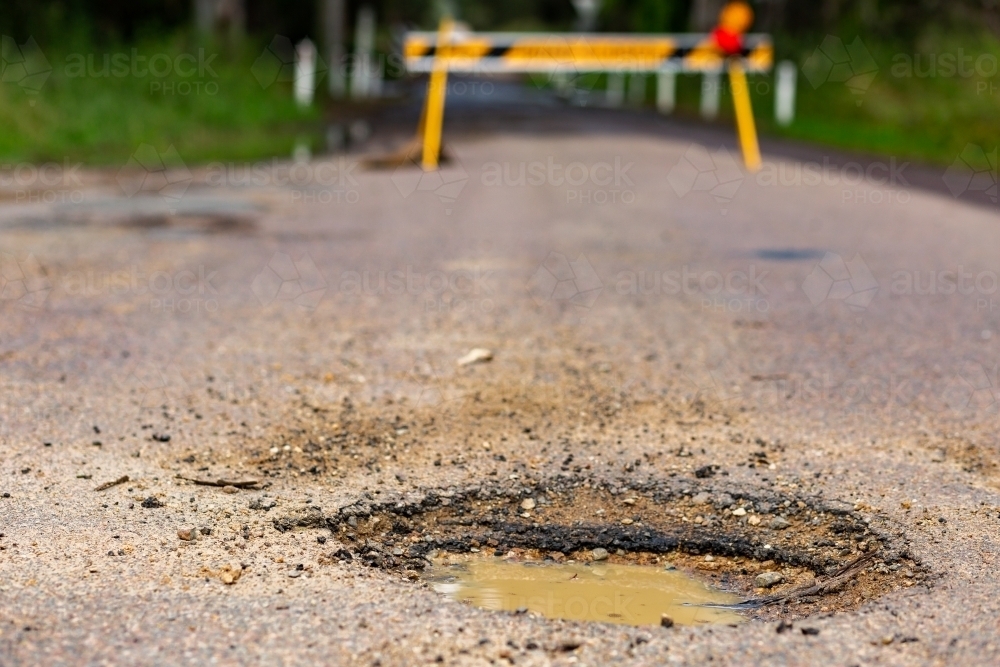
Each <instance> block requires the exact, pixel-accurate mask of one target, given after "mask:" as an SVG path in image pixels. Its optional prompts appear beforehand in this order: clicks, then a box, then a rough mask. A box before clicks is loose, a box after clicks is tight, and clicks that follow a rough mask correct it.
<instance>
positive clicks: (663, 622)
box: [660, 614, 674, 628]
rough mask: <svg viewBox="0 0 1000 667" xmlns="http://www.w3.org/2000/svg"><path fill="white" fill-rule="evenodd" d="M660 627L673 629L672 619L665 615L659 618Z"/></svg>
mask: <svg viewBox="0 0 1000 667" xmlns="http://www.w3.org/2000/svg"><path fill="white" fill-rule="evenodd" d="M660 627H661V628H672V627H674V619H672V618H670V617H669V616H667V615H666V614H662V615H661V616H660Z"/></svg>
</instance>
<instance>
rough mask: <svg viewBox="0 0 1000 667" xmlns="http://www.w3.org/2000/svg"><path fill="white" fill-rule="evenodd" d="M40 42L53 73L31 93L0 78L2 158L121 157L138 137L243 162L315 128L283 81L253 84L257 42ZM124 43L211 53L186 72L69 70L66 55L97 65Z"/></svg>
mask: <svg viewBox="0 0 1000 667" xmlns="http://www.w3.org/2000/svg"><path fill="white" fill-rule="evenodd" d="M40 47H41V49H42V52H43V53H44V54H45V56H46V58H47V60H48V61H49V63H50V65H51V66H52V72H51V74H50V76H49V77H48V79H47V80H46V81H45V83H44V85H42V87H41V89H40V90H39V91H38V92H37V94H30V93H29V92H28V91H26V90H25V89H24V88H22V87H21V86H19V85H17V84H16V83H11V82H5V83H0V127H2V128H3V130H0V158H2V159H3V160H5V161H35V162H38V161H48V160H57V161H62V160H63V159H70V160H80V161H83V162H85V163H87V164H97V165H105V164H106V165H121V164H124V163H125V162H126V161H127V160H128V157H129V156H130V155H131V154H132V153H133V152H134V151H135V149H136V148H137V147H138V146H139V145H140V144H142V143H148V144H152V145H153V146H155V147H156V148H157V149H158V150H160V151H163V150H165V149H166V148H167V146H169V145H171V144H172V145H174V146H175V147H176V149H177V151H178V152H179V154H180V155H181V157H182V158H183V159H184V160H185V162H189V163H197V162H205V161H210V160H222V159H226V160H251V159H258V158H264V157H270V156H274V155H290V154H291V151H292V149H293V147H294V145H295V143H296V140H297V139H299V138H300V137H302V136H303V135H305V136H308V137H313V138H317V137H319V136H320V134H321V133H320V128H321V122H320V120H321V113H320V111H319V109H318V105H314V108H313V109H310V110H306V111H302V110H299V109H298V108H296V106H295V104H294V101H293V100H292V93H291V87H290V84H289V83H287V82H276V83H274V84H273V85H271V86H269V87H267V88H264V87H262V86H261V85H260V84H259V83H258V81H257V79H256V78H255V77H254V76H253V74H252V72H251V69H250V68H251V66H252V64H253V62H254V60H255V58H256V57H257V55H258V54H259V53H260V49H259V48H254V47H252V46H249V45H248V46H247V47H246V48H245V49H243V50H241V51H238V52H236V51H233V50H227V49H225V48H223V47H218V46H215V47H213V46H212V45H204V46H199V45H198V44H195V43H189V42H188V41H187V39H186V38H185V37H183V36H179V37H176V38H174V39H172V40H170V41H161V42H149V43H145V44H139V45H131V46H118V47H107V48H96V47H89V46H87V47H79V48H64V49H62V50H58V51H57V50H55V49H50V48H46V46H45V45H40ZM133 48H134V49H135V51H136V52H137V53H138V55H139V56H144V57H146V58H147V59H148V58H150V57H152V56H154V55H155V54H166V56H167V57H168V58H170V60H171V61H173V60H174V59H175V58H176V57H178V56H181V55H182V54H193V55H194V56H195V57H197V55H198V49H199V48H204V49H205V53H206V57H210V56H211V54H213V53H218V54H219V55H217V56H216V57H215V59H214V60H212V61H211V62H210V64H209V67H207V68H204V69H202V71H201V72H198V71H195V72H193V73H191V74H189V75H188V76H181V75H179V74H178V73H177V72H176V71H171V72H170V74H168V75H167V76H165V77H163V78H158V77H155V76H153V75H151V74H147V75H146V76H136V75H132V74H131V73H129V74H128V75H126V76H113V75H109V76H106V77H96V76H90V75H89V74H88V75H82V76H81V75H80V74H81V73H80V71H79V69H77V70H74V69H73V66H74V65H75V64H77V63H79V62H80V60H79V58H78V57H77V56H76V55H74V54H84V57H85V58H86V57H92V59H93V61H94V65H95V68H96V69H97V70H98V71H100V70H102V69H103V59H104V55H105V54H110V55H111V56H113V55H114V54H119V53H122V54H126V55H127V56H128V57H129V58H130V56H131V53H132V50H133ZM111 62H112V66H113V64H114V62H115V61H114V60H112V61H111ZM159 62H160V63H163V62H165V61H164V60H162V59H161V60H160V61H159ZM182 64H183V66H184V67H188V66H189V62H187V61H185V62H183V63H182ZM195 69H196V70H197V66H195ZM184 73H185V74H188V72H187V71H185V72H184ZM171 84H172V85H173V88H172V89H171V88H170V86H171ZM182 93H184V94H182ZM316 147H318V146H314V148H316Z"/></svg>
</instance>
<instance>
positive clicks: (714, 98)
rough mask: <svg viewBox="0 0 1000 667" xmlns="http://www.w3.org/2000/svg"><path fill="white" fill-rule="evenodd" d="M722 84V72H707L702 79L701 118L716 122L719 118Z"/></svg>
mask: <svg viewBox="0 0 1000 667" xmlns="http://www.w3.org/2000/svg"><path fill="white" fill-rule="evenodd" d="M721 82H722V72H721V71H720V70H716V71H708V72H705V75H704V76H703V77H702V79H701V117H702V118H704V119H705V120H715V119H716V118H717V117H718V116H719V94H720V92H721V91H720V87H721V86H720V84H721Z"/></svg>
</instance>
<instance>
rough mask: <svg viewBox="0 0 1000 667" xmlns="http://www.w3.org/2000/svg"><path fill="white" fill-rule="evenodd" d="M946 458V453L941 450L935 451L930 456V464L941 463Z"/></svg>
mask: <svg viewBox="0 0 1000 667" xmlns="http://www.w3.org/2000/svg"><path fill="white" fill-rule="evenodd" d="M946 457H947V453H946V452H945V451H944V450H943V449H935V450H934V453H933V454H931V462H932V463H943V462H944V460H945V458H946Z"/></svg>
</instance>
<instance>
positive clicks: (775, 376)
mask: <svg viewBox="0 0 1000 667" xmlns="http://www.w3.org/2000/svg"><path fill="white" fill-rule="evenodd" d="M592 129H593V130H594V131H591V132H590V133H588V134H587V135H586V136H581V135H580V134H574V135H570V136H560V135H558V134H550V133H549V134H508V135H496V134H492V133H488V132H480V131H476V132H470V133H467V134H465V135H463V136H454V137H453V138H452V150H453V151H454V152H455V154H456V156H457V157H458V161H457V162H455V163H453V164H452V165H451V166H449V168H448V171H446V174H445V178H444V180H443V181H441V182H433V181H431V180H421V179H420V175H419V172H412V171H406V170H403V171H400V172H396V173H393V172H388V173H386V172H366V171H363V170H360V169H357V168H355V167H352V166H351V165H350V164H347V163H342V162H338V161H333V162H330V163H329V169H330V170H331V171H330V172H329V173H331V174H333V173H336V174H341V173H343V174H344V177H343V178H342V179H341V178H340V177H339V176H337V177H334V178H333V179H332V181H331V180H329V179H320V180H322V181H323V182H319V181H317V180H312V181H308V180H307V181H306V182H303V183H301V184H299V185H296V184H295V183H291V184H288V185H279V184H277V183H275V182H271V183H267V184H264V185H260V186H248V187H245V186H243V185H240V184H239V183H235V182H232V181H229V182H227V183H226V184H225V185H219V184H218V182H210V179H209V174H208V173H207V172H204V171H199V170H197V169H196V170H193V171H194V179H193V181H192V182H191V184H190V185H189V187H188V188H187V190H186V191H185V193H184V195H183V197H182V198H181V199H179V200H169V201H165V200H162V199H159V198H157V197H155V196H150V197H148V198H141V199H137V198H132V199H128V198H124V197H122V196H121V193H120V191H118V192H117V193H116V191H115V185H114V174H107V173H88V174H87V179H88V181H87V185H86V186H85V187H82V189H81V196H82V197H83V198H84V200H85V201H84V203H83V204H81V205H79V206H76V205H74V206H66V205H60V204H51V205H49V204H44V203H37V204H18V203H17V199H16V196H12V197H8V198H5V200H4V201H5V203H4V205H3V207H2V208H0V227H2V229H3V242H2V247H0V250H2V252H4V253H6V254H5V255H4V262H5V271H4V274H3V275H4V276H5V280H6V284H5V286H4V291H3V294H4V300H3V301H2V302H0V309H2V317H3V326H2V329H0V383H2V390H0V414H2V415H3V419H2V423H0V438H2V447H3V458H2V461H0V495H2V497H0V512H2V513H0V517H2V519H0V533H2V536H0V596H2V598H3V599H4V602H5V604H4V605H2V609H0V663H3V664H12V665H19V664H40V663H49V664H59V663H64V664H79V663H94V664H98V663H146V664H150V663H157V664H164V663H182V662H198V663H203V662H208V661H210V660H211V661H215V662H219V663H222V664H241V663H247V662H250V663H254V662H257V663H261V664H274V663H288V664H297V663H308V662H323V663H329V664H338V663H339V664H383V665H388V664H419V663H423V662H434V661H436V660H439V659H440V660H441V661H443V662H445V663H446V664H488V663H491V662H492V663H493V664H504V663H508V664H509V663H513V664H518V665H520V664H528V665H531V664H570V663H577V664H609V663H618V662H628V663H634V664H663V663H664V662H667V663H669V664H674V663H676V664H705V663H706V662H707V661H708V660H709V659H711V660H712V662H713V663H717V664H751V663H764V662H766V663H768V664H802V665H806V664H809V665H812V664H928V665H931V664H944V663H952V664H989V663H991V662H996V661H997V660H1000V655H998V654H1000V646H998V645H997V643H996V628H997V622H998V618H1000V605H998V603H997V602H996V599H997V594H998V592H1000V591H998V590H997V584H996V582H995V577H993V576H992V572H991V570H992V568H991V566H992V565H993V563H994V561H995V559H996V557H997V542H996V534H997V528H998V526H1000V508H998V506H1000V498H998V493H997V477H996V472H997V471H996V461H997V456H998V451H1000V450H998V443H997V440H996V428H995V427H996V419H997V402H996V399H997V394H996V391H997V384H996V382H995V368H996V361H995V360H996V358H997V350H996V346H997V344H998V335H1000V322H998V315H997V313H996V311H995V308H994V307H993V306H992V302H993V301H995V300H997V298H998V297H996V295H995V294H994V293H993V292H991V291H990V289H991V287H990V275H991V274H992V275H996V274H995V273H993V272H997V271H1000V266H998V265H997V263H996V259H995V252H994V248H996V247H997V242H998V240H1000V239H998V238H997V236H998V235H1000V230H998V228H997V225H996V222H997V217H996V215H995V212H993V211H990V210H989V209H986V208H977V207H973V206H969V205H966V204H964V203H963V202H962V201H960V200H959V201H955V200H952V199H951V198H943V197H942V196H940V195H939V194H935V193H926V192H922V191H919V190H913V189H907V190H905V193H906V196H905V197H900V196H899V193H898V192H897V193H896V195H895V196H894V199H892V201H890V202H888V203H881V204H874V203H872V202H873V200H874V199H873V197H872V196H870V193H871V191H874V190H877V189H878V187H877V186H875V185H872V186H867V185H850V186H845V185H844V184H843V183H840V184H834V185H819V186H815V187H808V186H804V185H802V184H801V183H800V184H799V185H794V184H793V185H780V184H779V185H771V184H768V183H766V182H764V183H762V182H759V181H757V180H755V179H754V178H747V177H743V180H742V181H741V182H740V183H739V187H738V188H737V189H736V190H735V191H733V190H732V189H728V190H726V194H725V196H723V195H721V194H719V192H720V191H716V194H715V196H713V194H712V193H711V192H710V191H709V190H708V189H704V188H702V187H701V185H698V186H695V185H694V184H693V183H692V185H691V186H690V187H688V188H687V190H685V188H684V187H683V184H684V183H685V182H687V181H685V178H686V176H684V174H683V173H681V172H677V171H676V170H675V168H676V166H677V165H679V164H686V163H685V162H684V161H685V160H687V163H690V164H692V165H694V163H695V162H697V161H698V159H699V156H700V155H702V154H700V153H691V152H690V144H689V143H687V142H683V141H677V140H676V139H673V138H667V137H664V136H662V135H657V134H656V133H650V132H646V131H642V132H638V131H637V132H629V131H628V128H627V127H617V128H611V130H610V131H608V132H606V133H601V132H600V131H596V130H598V129H599V128H592ZM720 141H721V139H720ZM710 148H712V149H714V148H716V145H713V144H710ZM692 161H693V162H692ZM522 163H523V167H524V169H525V174H526V178H525V180H524V184H523V185H522V184H521V182H520V180H519V178H518V173H519V172H520V170H521V168H522ZM532 163H537V164H540V165H542V167H540V169H541V170H542V171H541V172H537V173H544V174H546V175H545V176H544V178H543V182H541V183H539V184H537V185H532V184H531V181H529V179H528V178H527V175H528V174H531V173H533V172H532V171H530V170H531V169H532V166H531V165H532ZM574 163H579V164H580V165H581V166H580V167H575V166H574V167H572V168H570V165H573V164H574ZM497 165H499V174H500V182H499V184H495V183H494V182H493V181H491V180H490V178H486V177H485V175H491V174H496V173H498V172H497ZM549 165H560V169H561V171H559V172H558V174H559V175H561V176H562V180H561V181H560V180H559V179H558V178H556V176H550V175H549V174H550V171H549ZM697 168H698V167H697V166H695V169H696V171H697ZM786 168H787V169H794V168H795V167H794V164H792V163H789V164H788V165H786ZM616 169H617V171H616ZM574 170H575V171H574ZM623 170H624V171H623ZM584 172H586V177H585V178H584ZM315 173H316V172H313V174H315ZM551 173H552V174H555V173H556V172H555V171H552V172H551ZM577 176H579V177H580V178H584V181H583V182H582V183H580V184H579V185H572V184H571V183H575V182H576V180H571V181H570V182H567V177H570V178H571V179H576V178H577ZM609 179H610V180H609ZM449 183H450V184H453V186H452V187H451V188H445V189H444V190H441V189H440V188H441V187H442V186H446V185H448V184H449ZM456 183H464V184H462V185H461V187H458V186H456V185H454V184H456ZM702 183H703V182H702ZM845 188H846V191H848V192H849V194H850V196H849V197H846V196H845ZM856 190H857V191H861V190H864V191H865V196H864V197H861V196H859V193H858V192H855V191H856ZM324 193H326V194H324ZM599 198H600V199H601V202H600V203H599V202H598V201H597V200H598V199H599ZM904 199H905V201H903V200H904ZM449 211H450V212H449ZM828 253H829V254H828ZM29 256H31V257H33V258H34V262H32V261H31V260H29V259H28V257H29ZM859 259H860V263H859V261H858V260H859ZM12 261H13V262H14V265H16V267H17V271H20V273H17V271H14V270H13V269H10V267H11V266H12V264H11V263H10V262H12ZM845 272H846V276H845ZM948 272H951V273H950V274H949V275H953V276H954V277H953V278H945V279H943V280H944V282H943V283H941V282H939V281H940V279H939V278H938V276H941V275H942V273H948ZM932 273H933V275H934V280H935V281H937V284H939V285H943V286H945V287H946V286H947V285H948V284H950V283H949V281H952V282H955V281H958V280H962V281H964V282H963V283H962V284H963V285H965V286H968V285H971V289H964V288H963V289H954V290H951V291H949V290H946V289H941V290H935V293H930V294H928V293H925V292H927V291H928V290H926V289H921V288H919V285H921V284H924V285H925V284H927V280H928V276H930V275H931V274H932ZM965 274H969V275H971V278H969V279H965V278H960V276H962V275H965ZM824 276H825V277H824ZM869 276H870V278H869ZM907 276H910V277H911V278H912V277H916V279H917V282H916V285H917V287H913V286H911V287H909V288H907V287H906V280H905V278H906V277H907ZM838 281H839V282H838ZM845 281H846V282H845ZM873 281H874V282H873ZM995 287H996V286H995V283H994V284H993V289H994V290H995ZM859 295H860V296H859ZM852 297H853V299H852ZM472 348H487V349H489V350H491V351H492V352H493V359H492V360H491V361H488V362H485V363H476V364H470V365H467V366H459V365H458V364H457V363H456V362H457V360H458V359H459V358H460V357H462V356H463V355H465V354H466V353H467V352H468V351H469V350H470V349H472ZM124 475H127V476H128V477H129V481H127V482H125V483H122V484H119V485H116V486H113V487H111V488H107V489H105V490H102V491H95V490H94V489H95V488H96V487H98V486H99V485H101V484H102V483H105V482H109V481H113V480H117V479H119V478H120V477H122V476H124ZM181 477H183V478H189V479H204V480H216V479H220V478H222V479H227V480H236V481H238V480H247V479H251V478H252V479H256V480H258V481H259V483H258V484H256V485H253V488H249V489H236V488H222V487H213V486H202V485H196V484H194V483H192V482H190V481H187V480H185V479H181ZM7 494H9V495H7ZM528 498H531V499H532V500H533V501H534V503H535V505H534V506H533V509H531V510H530V511H529V510H524V508H523V507H522V505H521V503H522V502H523V501H524V500H525V499H528ZM735 510H740V512H736V511H735ZM525 514H527V516H524V515H525ZM752 518H756V519H757V520H756V522H752V521H750V519H752ZM779 518H780V519H781V521H778V522H777V523H774V521H775V520H776V519H779ZM179 532H180V533H182V534H183V536H184V537H185V539H182V538H181V536H179ZM616 541H617V544H615V542H616ZM595 546H607V547H608V548H609V550H610V551H611V553H612V556H611V558H612V560H614V559H620V560H623V561H633V562H664V561H666V560H669V561H671V562H673V563H675V564H676V565H677V566H679V567H683V568H690V569H691V570H692V571H697V572H699V573H700V574H701V575H702V576H705V577H707V578H713V579H715V580H716V581H717V582H719V583H720V585H723V586H726V587H729V588H731V589H733V590H737V591H741V592H743V593H745V594H747V595H749V596H756V595H762V594H764V593H765V591H761V590H754V589H753V584H752V580H753V577H754V576H755V575H756V574H757V573H759V572H761V571H765V570H776V571H780V572H783V573H784V576H785V582H784V583H782V584H779V585H778V586H777V587H776V588H774V589H771V590H769V591H766V592H767V593H774V592H780V591H782V590H789V589H791V588H793V587H795V586H796V585H805V584H808V583H809V582H811V581H817V580H822V579H823V577H824V576H827V575H828V574H830V573H831V572H834V571H836V570H837V568H839V567H841V566H842V565H844V564H845V563H849V562H850V561H851V560H853V559H855V558H858V557H860V556H862V555H864V554H867V553H870V552H872V551H875V552H876V553H877V557H876V559H875V560H873V561H872V562H871V564H870V565H869V566H868V567H866V569H865V570H864V572H862V573H861V574H859V576H857V577H856V578H854V579H852V580H851V581H850V582H848V583H846V584H844V585H843V586H841V587H839V588H837V589H836V590H835V591H833V592H832V593H830V594H821V595H812V596H808V597H807V598H806V599H795V600H792V601H789V602H788V603H787V604H784V605H775V606H773V607H768V608H766V609H765V610H763V611H760V612H759V613H758V614H757V616H756V617H755V620H753V622H750V623H746V624H743V625H741V626H740V627H735V628H734V627H728V626H722V627H712V628H705V627H702V628H673V629H661V628H629V627H622V626H605V625H600V624H585V623H575V622H568V621H548V620H545V619H542V618H537V617H533V616H531V615H512V614H494V613H488V612H485V611H480V610H477V609H473V608H469V607H467V606H464V605H461V604H459V603H455V602H452V601H449V600H446V599H443V598H441V597H440V596H439V595H438V594H436V593H434V592H433V591H432V590H430V589H429V588H428V587H427V586H426V585H425V584H424V583H423V582H422V581H421V579H420V578H419V576H417V574H416V573H417V572H418V570H419V567H420V564H421V559H422V556H425V555H426V554H427V553H428V552H429V551H430V550H433V549H437V550H439V551H447V550H448V549H452V550H459V551H462V550H467V549H471V548H476V549H480V552H481V553H485V554H486V555H487V556H488V555H489V553H490V552H489V551H487V550H492V551H500V552H503V553H504V554H507V553H510V552H513V556H514V557H518V558H524V557H538V558H544V557H546V556H549V557H553V558H557V559H558V558H561V557H567V556H568V557H582V558H586V554H587V552H588V550H590V549H592V548H594V547H595ZM765 547H766V548H765ZM618 549H621V551H622V554H620V555H619V554H617V553H616V552H617V550H618ZM706 554H710V555H713V558H714V560H712V561H706V560H705V558H704V556H705V555H706ZM779 621H781V622H791V623H792V625H793V627H792V631H790V632H789V631H782V632H780V633H779V632H777V631H776V630H777V629H778V627H779ZM804 627H805V628H811V629H814V630H816V631H817V632H818V634H808V635H807V634H803V633H802V632H801V629H802V628H804ZM782 628H783V629H784V626H782Z"/></svg>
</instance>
